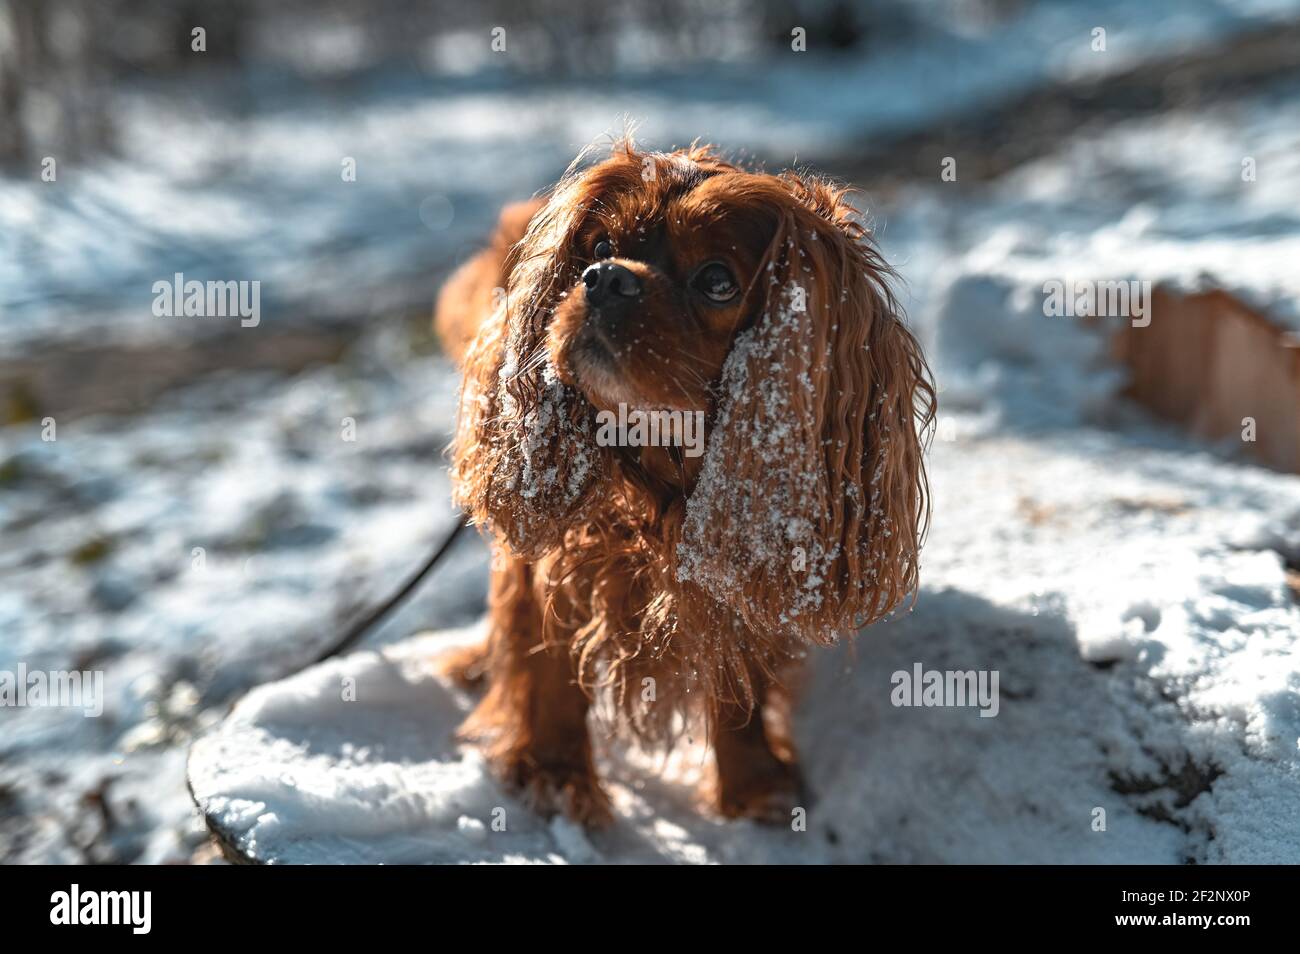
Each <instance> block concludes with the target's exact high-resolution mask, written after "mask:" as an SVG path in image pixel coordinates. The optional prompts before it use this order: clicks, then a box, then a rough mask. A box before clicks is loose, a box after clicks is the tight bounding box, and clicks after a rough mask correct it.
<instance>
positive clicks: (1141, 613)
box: [191, 430, 1300, 864]
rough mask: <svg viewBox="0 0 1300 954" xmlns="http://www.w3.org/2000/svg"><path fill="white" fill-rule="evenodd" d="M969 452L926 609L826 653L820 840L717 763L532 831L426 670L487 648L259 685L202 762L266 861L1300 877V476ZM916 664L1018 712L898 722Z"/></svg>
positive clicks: (647, 778)
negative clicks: (986, 689)
mask: <svg viewBox="0 0 1300 954" xmlns="http://www.w3.org/2000/svg"><path fill="white" fill-rule="evenodd" d="M958 435H959V436H957V437H956V439H955V440H952V441H941V442H940V443H939V444H938V445H936V447H935V452H934V455H933V458H932V460H933V466H934V471H935V478H936V479H935V505H936V511H935V512H936V517H935V522H934V532H933V536H932V538H931V541H930V544H929V546H928V547H927V549H926V551H925V574H924V575H925V581H926V582H925V585H924V587H923V589H922V592H921V595H920V599H919V601H918V603H917V605H916V608H915V610H914V611H913V612H911V613H906V614H903V615H900V616H899V617H897V618H896V619H894V620H891V621H889V622H886V623H882V624H879V625H877V626H875V627H873V628H871V629H869V630H867V631H865V632H864V633H862V634H861V635H860V637H859V639H858V640H857V643H856V645H855V646H854V647H853V648H846V649H843V650H839V651H833V652H824V653H816V654H814V656H813V661H812V667H811V668H812V677H811V680H810V684H809V686H808V687H807V690H806V693H805V701H804V703H803V704H802V706H801V708H800V717H799V720H798V730H797V741H798V743H799V745H800V747H801V749H802V753H803V758H804V769H805V773H806V777H807V782H808V787H809V790H810V794H811V797H812V801H811V804H810V805H809V806H808V824H807V828H806V830H801V831H796V830H793V829H792V830H783V829H779V828H777V829H771V828H764V827H761V826H755V825H753V824H751V823H729V822H725V821H723V820H720V819H718V818H717V817H714V816H711V815H710V814H709V813H708V812H707V809H705V808H704V807H703V806H701V805H700V804H699V803H698V800H697V798H696V797H695V787H694V786H695V785H696V783H698V781H699V780H700V778H701V777H702V775H704V774H705V773H707V771H708V768H707V760H706V758H705V756H704V752H703V751H702V749H701V747H700V746H698V745H695V746H691V745H684V746H682V748H681V749H680V750H679V751H676V752H674V753H673V754H672V756H671V757H670V758H667V759H659V758H655V757H650V756H647V755H646V754H644V753H639V752H629V751H626V750H624V749H622V748H621V747H619V746H606V751H605V753H604V755H603V757H602V759H601V763H602V772H603V774H604V776H605V777H606V778H607V779H610V780H612V781H611V784H610V789H611V792H612V794H613V797H614V804H615V808H616V811H617V813H618V821H617V823H616V824H615V826H614V827H613V828H612V829H611V830H610V831H608V832H601V833H597V834H595V835H593V836H587V835H584V834H583V833H582V832H581V831H579V830H577V829H576V828H574V827H573V826H572V825H570V824H568V823H565V822H563V821H558V822H552V823H551V824H550V825H549V826H548V825H547V824H545V823H544V822H542V821H540V820H539V819H537V818H535V817H533V816H532V815H530V813H529V812H528V811H527V810H526V809H525V808H523V807H521V806H520V805H519V804H518V803H517V802H516V801H514V800H513V799H512V798H510V797H509V795H507V794H506V793H503V792H502V791H501V790H500V789H499V788H498V787H497V785H496V784H495V783H494V782H493V781H492V780H491V778H490V776H489V775H487V774H486V773H485V771H484V766H483V764H482V761H481V759H480V757H479V756H478V755H477V753H476V752H474V751H473V750H465V749H461V748H458V747H457V746H456V745H455V744H454V743H453V741H452V738H451V736H452V732H453V730H454V729H455V727H456V724H457V723H458V721H459V719H460V718H461V717H462V716H463V715H464V713H465V711H466V709H467V707H468V705H469V703H470V700H469V699H468V698H467V697H466V696H465V695H464V694H463V693H461V692H460V691H458V690H456V689H455V688H452V687H450V686H448V685H447V684H445V683H444V682H441V681H439V679H438V678H437V677H435V676H434V675H432V674H431V660H432V659H434V658H435V657H436V654H437V653H438V652H439V651H441V650H445V649H446V648H448V647H450V646H453V645H456V644H459V643H460V642H462V641H464V640H467V639H472V638H475V637H477V636H478V634H477V632H475V631H474V630H473V629H471V630H468V631H465V630H460V631H454V632H451V633H441V634H432V635H427V636H422V637H418V638H415V639H413V640H410V641H408V642H404V643H400V644H398V645H396V646H393V647H390V648H389V649H387V650H384V651H382V652H363V653H358V654H355V655H352V656H350V657H347V658H344V659H340V660H331V661H329V662H327V663H325V664H323V665H321V666H319V667H317V668H315V669H312V670H309V671H307V672H305V673H303V674H301V675H298V676H295V677H293V678H291V679H289V680H286V681H284V682H280V683H276V684H273V685H270V686H263V687H261V688H259V689H257V690H255V691H254V692H253V693H252V694H251V695H249V696H248V697H247V698H246V699H244V700H243V701H242V702H240V703H239V705H238V706H237V707H236V709H235V712H234V714H233V715H232V717H231V718H230V719H228V720H227V721H226V722H225V723H224V724H223V725H222V727H221V728H220V729H219V730H218V731H217V732H215V733H214V734H213V735H211V736H209V737H208V738H206V739H204V740H203V741H201V742H200V743H199V745H198V746H197V747H196V749H195V752H194V756H193V759H192V761H191V770H192V778H193V784H194V789H195V792H196V794H197V795H198V798H199V801H200V803H201V804H202V805H203V806H204V808H205V809H206V811H207V812H208V813H209V814H210V815H211V816H212V818H213V821H214V823H215V824H216V825H217V826H218V827H219V828H220V829H221V830H222V831H223V832H225V833H226V834H227V835H228V837H230V838H231V840H232V841H233V842H234V843H236V844H237V845H238V847H239V848H240V850H242V851H243V852H245V853H247V854H248V855H250V856H252V857H254V858H257V859H259V860H264V861H273V862H318V863H319V862H325V861H339V860H346V861H361V862H390V863H394V862H413V861H424V862H427V861H516V862H529V861H533V862H545V861H567V862H586V861H611V862H638V861H685V862H749V863H754V862H770V863H781V862H786V863H789V862H861V861H873V862H930V863H934V862H967V863H978V862H994V863H1017V862H1040V863H1061V862H1077V863H1137V862H1146V863H1186V862H1195V863H1207V862H1229V863H1242V862H1258V863H1292V864H1294V863H1300V813H1298V812H1297V811H1296V810H1295V805H1296V799H1297V797H1298V796H1300V752H1297V743H1298V742H1300V696H1297V690H1300V659H1298V658H1297V656H1296V652H1295V650H1296V641H1297V638H1298V637H1297V634H1298V633H1300V606H1297V594H1295V593H1294V592H1291V591H1290V590H1288V587H1287V584H1286V580H1285V576H1284V567H1283V561H1282V557H1281V556H1280V554H1279V552H1278V550H1277V549H1276V548H1283V549H1288V550H1289V552H1292V553H1295V552H1300V481H1297V480H1296V479H1294V478H1288V477H1280V476H1278V475H1274V474H1270V473H1266V472H1263V471H1256V470H1252V469H1249V468H1241V467H1237V466H1233V465H1230V464H1225V463H1222V462H1220V461H1217V460H1215V459H1213V458H1211V457H1210V456H1208V455H1207V454H1205V453H1202V452H1195V451H1188V450H1182V449H1178V450H1151V449H1149V448H1147V447H1143V446H1141V445H1140V444H1139V443H1137V442H1136V441H1135V440H1134V439H1133V437H1132V436H1131V435H1130V436H1121V435H1115V434H1107V433H1102V432H1097V431H1088V430H1079V431H1075V432H1072V433H1070V434H1062V435H1058V436H1055V437H1053V438H1050V439H1038V440H1033V441H1030V440H1025V439H1022V438H1016V437H1009V436H996V437H985V438H966V437H963V436H960V431H959V432H958ZM918 663H919V664H921V665H922V666H923V667H924V669H926V670H936V669H937V670H995V671H997V672H998V673H999V679H1000V705H999V707H998V711H997V714H996V716H994V717H992V718H984V717H981V715H980V712H979V710H978V709H975V708H901V707H895V706H894V705H892V703H891V692H892V688H893V687H892V684H891V675H892V674H893V673H894V672H896V671H900V670H902V671H907V672H909V673H910V672H911V671H912V670H913V667H914V666H915V665H916V664H918ZM1098 808H1100V809H1103V810H1104V812H1105V830H1104V831H1098V830H1095V829H1094V819H1095V818H1096V817H1098V816H1096V815H1095V810H1096V809H1098ZM502 824H504V830H500V825H502Z"/></svg>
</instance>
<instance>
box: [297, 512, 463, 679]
mask: <svg viewBox="0 0 1300 954" xmlns="http://www.w3.org/2000/svg"><path fill="white" fill-rule="evenodd" d="M468 529H469V524H468V523H466V522H465V520H464V518H462V517H460V516H459V515H457V518H456V526H454V527H452V528H451V530H450V531H449V532H448V533H447V535H446V536H445V537H443V538H442V540H441V542H439V544H438V546H437V548H436V549H435V550H434V551H433V553H432V554H430V555H429V558H428V559H426V560H425V561H424V563H423V565H421V567H420V568H419V569H418V570H416V571H415V573H413V574H412V575H411V576H410V577H409V578H408V579H407V580H406V582H405V583H403V584H402V585H401V587H400V588H399V589H398V590H397V591H396V592H394V593H393V595H392V596H390V597H388V599H386V600H384V602H382V603H380V604H379V605H378V606H376V607H375V608H374V609H372V610H371V611H370V612H369V613H367V614H366V615H365V616H363V617H361V619H359V620H357V621H356V622H355V623H353V624H352V625H351V626H350V627H349V628H348V629H347V631H346V632H344V634H343V635H342V636H340V637H339V638H338V640H336V641H335V642H334V643H333V644H332V645H331V646H329V647H327V648H326V649H325V650H324V651H323V652H321V653H320V655H318V656H317V657H316V658H315V659H313V660H312V661H311V662H310V663H308V665H310V666H314V665H316V664H317V663H319V662H324V661H325V660H326V659H329V658H330V657H331V656H337V655H338V654H339V653H341V652H343V651H344V650H346V649H349V648H351V647H352V646H354V645H356V644H357V643H358V642H359V641H360V640H361V637H363V636H365V635H366V633H368V632H369V631H370V630H371V629H372V628H374V626H375V625H376V624H378V623H379V622H380V621H381V620H382V619H383V618H384V617H385V616H387V615H388V614H389V613H391V612H392V611H393V610H394V609H395V608H396V607H397V605H398V604H399V603H401V602H402V601H403V600H404V599H406V598H407V597H408V596H410V595H411V593H412V592H414V591H415V588H416V587H417V586H419V585H420V583H421V582H422V581H423V580H424V578H425V577H426V576H428V575H429V573H430V572H432V570H433V568H434V567H435V566H437V565H438V563H439V561H441V560H442V558H443V557H444V556H446V555H447V551H449V550H450V549H451V545H452V544H453V543H455V542H456V538H457V537H459V536H460V535H461V533H463V532H464V531H466V530H468ZM303 668H306V667H303Z"/></svg>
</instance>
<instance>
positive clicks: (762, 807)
mask: <svg viewBox="0 0 1300 954" xmlns="http://www.w3.org/2000/svg"><path fill="white" fill-rule="evenodd" d="M750 678H751V680H752V682H753V685H754V686H755V695H756V699H755V705H754V707H753V709H752V710H751V709H746V708H745V707H744V706H742V705H740V704H738V703H734V702H730V703H724V704H723V705H722V706H720V707H719V709H718V714H717V718H716V720H715V721H714V724H713V727H712V728H713V731H712V737H711V741H712V743H713V754H714V758H715V760H716V763H717V780H716V782H715V787H714V790H713V801H714V805H715V807H716V808H717V809H718V811H720V812H721V813H722V814H723V815H726V816H727V817H729V818H753V819H756V820H758V821H762V822H767V823H769V824H787V823H789V821H790V819H791V817H792V816H791V811H792V809H794V808H796V807H797V806H799V805H800V804H802V803H803V798H802V792H803V782H802V777H801V775H800V772H799V766H798V763H797V761H796V757H795V752H794V744H793V741H792V740H791V737H790V735H791V733H790V715H791V712H790V710H791V706H792V705H793V697H792V693H791V691H790V690H789V689H788V688H787V687H786V686H784V685H782V684H781V683H778V682H776V681H775V680H773V679H771V678H769V677H767V676H765V675H763V674H761V673H758V672H752V673H751V674H750Z"/></svg>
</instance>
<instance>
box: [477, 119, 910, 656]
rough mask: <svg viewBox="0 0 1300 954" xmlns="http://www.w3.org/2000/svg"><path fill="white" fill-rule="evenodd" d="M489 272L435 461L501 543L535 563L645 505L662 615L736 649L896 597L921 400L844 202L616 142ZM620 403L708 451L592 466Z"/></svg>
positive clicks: (851, 618)
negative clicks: (495, 283) (739, 629)
mask: <svg viewBox="0 0 1300 954" xmlns="http://www.w3.org/2000/svg"><path fill="white" fill-rule="evenodd" d="M509 274H510V279H509V284H508V287H507V288H506V289H505V295H504V300H503V302H502V304H501V306H500V307H499V308H498V309H497V311H496V313H495V314H494V315H493V316H492V317H491V319H490V320H489V321H488V322H487V323H486V324H485V326H484V327H483V330H482V331H481V332H480V334H479V337H478V338H477V340H476V341H475V343H474V345H473V346H472V348H471V351H470V354H469V356H468V358H467V362H466V382H465V388H464V392H463V399H462V407H461V420H460V426H459V432H458V435H457V441H456V446H455V449H454V458H455V459H454V478H455V482H456V488H457V499H458V501H459V502H460V504H461V505H462V506H463V507H465V508H466V509H467V510H468V511H469V512H470V513H471V515H472V516H473V517H474V518H476V519H477V520H479V521H480V522H483V523H486V524H487V525H488V526H489V527H490V528H491V529H492V530H493V531H494V533H495V534H496V535H497V536H498V537H499V538H501V540H502V542H504V543H505V544H507V545H508V546H510V547H511V548H512V549H514V550H516V551H517V552H520V553H522V554H524V555H526V556H535V555H538V554H540V553H542V552H544V551H546V550H548V549H552V548H555V547H557V546H560V545H562V543H563V540H564V539H565V535H566V534H568V533H569V532H570V531H571V530H573V529H574V528H575V527H577V526H579V525H581V524H582V523H583V522H584V521H587V520H589V519H592V518H593V516H594V515H597V514H599V513H601V512H603V511H607V510H609V509H610V508H611V507H619V506H623V505H626V504H627V502H628V501H629V500H632V499H633V498H635V497H637V496H638V494H639V495H640V497H641V498H644V497H646V496H647V495H648V496H649V497H650V498H653V503H652V504H651V505H650V506H649V508H648V509H647V508H646V507H645V506H640V509H639V511H638V512H639V513H640V514H641V515H642V516H641V518H640V527H639V529H640V530H641V531H642V532H644V531H645V529H646V527H647V526H652V527H653V529H651V530H650V534H651V535H652V536H656V537H658V538H659V540H660V542H661V543H662V549H661V551H660V553H661V555H662V559H663V561H664V562H665V563H666V564H668V567H667V570H668V572H667V573H666V574H665V579H668V580H671V581H672V584H673V585H674V586H675V587H676V588H677V589H678V591H679V592H677V593H676V594H674V595H675V596H676V597H677V599H678V601H679V602H680V601H681V600H683V599H685V600H688V601H689V600H707V601H711V602H712V603H714V604H717V605H720V606H721V607H724V608H725V609H726V610H728V611H730V613H731V614H734V617H736V618H737V620H738V621H739V622H742V623H743V624H745V625H746V626H749V627H751V628H753V629H757V630H759V631H762V632H775V631H781V632H786V633H794V634H797V635H799V636H801V637H803V638H808V639H816V640H823V639H825V638H828V637H829V636H831V635H833V634H834V633H839V632H845V631H847V630H848V629H850V628H851V627H852V626H854V625H855V624H862V623H865V622H869V621H872V620H875V619H878V618H879V617H881V616H882V615H884V614H885V613H887V612H888V611H889V610H891V609H892V608H893V607H894V606H895V605H897V603H898V602H899V601H900V600H901V599H902V598H903V597H904V596H905V595H906V594H907V593H908V592H909V591H911V590H912V589H913V588H914V586H915V583H916V571H917V553H918V547H919V538H920V536H921V534H922V533H923V532H924V524H925V520H926V515H927V512H928V510H927V501H926V492H925V471H924V464H923V460H922V445H923V436H924V433H925V431H926V430H927V428H928V425H929V423H930V421H931V419H932V415H933V410H934V393H933V389H932V387H931V384H930V380H929V372H928V370H927V368H926V365H925V362H924V359H923V357H922V355H921V352H920V349H919V347H918V345H917V343H916V341H915V339H914V338H913V337H912V335H911V334H910V333H909V332H908V330H907V329H906V327H905V326H904V325H903V323H902V321H901V320H900V317H899V315H898V310H897V307H896V305H895V301H894V298H893V296H892V294H891V292H890V290H889V287H888V285H887V278H888V274H889V273H888V269H887V268H886V266H885V265H884V263H883V262H882V261H881V259H880V257H879V255H878V254H877V252H876V251H875V250H874V248H873V247H872V246H871V244H870V242H869V240H868V236H867V235H866V233H865V232H864V229H863V228H862V226H861V225H860V224H859V223H858V221H857V219H856V215H855V210H854V209H853V208H852V206H851V205H850V204H849V203H848V201H847V198H846V195H845V190H842V189H838V188H835V187H833V186H831V185H828V184H827V183H825V182H823V181H821V180H819V179H816V178H813V177H810V176H805V175H800V174H795V173H785V174H783V175H780V176H774V175H767V174H761V173H752V172H747V171H745V170H742V169H740V168H738V167H736V166H734V165H732V164H730V163H728V162H726V161H724V160H722V159H720V158H719V157H718V156H717V155H716V154H715V153H714V152H712V151H711V150H709V149H707V148H700V147H696V148H692V149H690V150H683V151H679V152H674V153H671V154H664V153H647V152H639V151H637V150H636V149H635V148H634V147H633V146H632V145H631V144H630V143H626V142H625V143H620V144H619V145H618V146H616V147H615V149H614V151H613V153H612V155H611V156H610V157H609V158H608V159H606V160H604V161H602V162H599V163H597V164H595V165H592V166H590V167H588V168H586V169H584V170H581V171H579V170H577V169H574V170H571V171H570V173H569V174H568V175H567V176H566V177H565V178H564V180H562V181H561V183H560V184H559V185H558V186H557V187H556V189H555V190H554V192H553V193H552V195H551V196H550V198H549V200H548V201H547V202H546V204H545V205H544V207H542V209H541V210H540V211H539V212H538V213H537V214H536V215H535V216H534V217H533V219H532V221H531V223H530V224H529V227H528V230H527V234H526V235H525V237H524V239H523V241H522V242H521V243H520V244H519V245H518V246H517V247H516V248H515V249H514V250H513V252H512V255H511V259H510V262H509ZM619 405H623V409H624V411H625V412H627V411H634V410H640V411H655V410H673V411H682V412H686V413H693V412H700V413H701V415H702V416H703V417H704V419H705V420H706V421H707V422H708V425H707V445H706V446H707V450H706V451H705V453H704V455H703V457H702V458H699V459H697V460H690V459H688V458H686V457H684V456H683V455H682V454H681V453H680V450H681V449H680V448H673V447H667V448H627V447H618V446H605V445H604V444H603V443H602V442H601V441H598V440H597V439H596V438H597V425H596V420H597V416H598V415H599V414H600V413H601V412H614V411H617V410H618V409H619ZM646 513H650V514H652V515H653V518H652V519H651V520H649V521H648V522H647V520H646V519H645V518H644V515H645V514H646Z"/></svg>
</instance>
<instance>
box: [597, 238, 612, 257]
mask: <svg viewBox="0 0 1300 954" xmlns="http://www.w3.org/2000/svg"><path fill="white" fill-rule="evenodd" d="M613 257H614V246H613V245H610V244H609V239H601V240H600V241H599V242H597V243H596V261H598V262H599V261H603V260H604V259H607V258H613Z"/></svg>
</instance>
